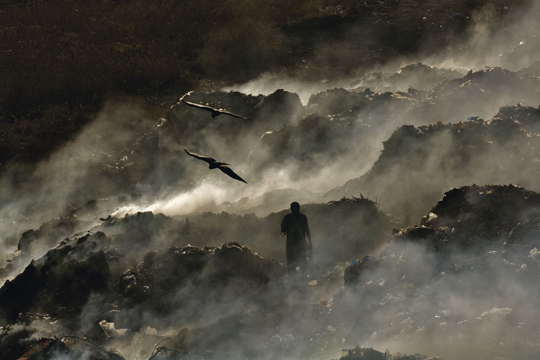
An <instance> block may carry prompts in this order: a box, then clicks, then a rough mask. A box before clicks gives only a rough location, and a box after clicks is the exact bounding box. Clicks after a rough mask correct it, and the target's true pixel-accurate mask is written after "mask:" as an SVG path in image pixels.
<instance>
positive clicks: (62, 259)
mask: <svg viewBox="0 0 540 360" xmlns="http://www.w3.org/2000/svg"><path fill="white" fill-rule="evenodd" d="M344 208H346V206H344ZM538 209H540V194H538V193H536V192H533V191H529V190H526V189H524V188H521V187H518V186H514V185H504V186H503V185H484V186H480V185H473V186H465V187H462V188H455V189H452V190H450V191H448V192H447V193H446V194H445V196H444V197H443V198H442V199H441V200H440V201H439V202H438V203H437V204H436V205H435V207H433V209H432V210H431V211H430V213H429V214H427V215H426V216H425V218H424V219H423V225H421V226H416V227H411V228H405V229H402V230H401V231H399V233H397V234H396V236H395V238H394V240H393V241H391V242H389V243H387V244H386V245H384V246H383V247H382V249H381V251H380V252H379V253H377V254H373V255H371V256H366V257H364V258H362V259H361V260H360V261H358V262H354V263H353V264H351V265H350V266H349V267H347V268H346V269H343V267H341V270H340V269H339V268H336V269H334V270H332V269H329V270H328V271H327V272H326V273H320V274H319V275H318V277H317V278H316V279H317V280H318V281H319V285H317V286H307V287H306V286H305V285H301V286H300V287H298V285H297V284H295V283H294V282H292V283H291V282H290V281H286V279H287V278H286V277H283V274H284V268H283V266H281V265H280V264H278V263H277V262H275V261H271V260H267V259H265V258H263V257H261V256H259V255H257V254H256V253H254V252H253V251H252V250H250V249H249V248H248V247H246V246H242V245H240V244H237V243H225V244H222V245H220V246H218V247H212V248H204V247H193V246H183V247H172V248H168V249H164V250H158V251H150V252H147V253H146V255H144V257H143V258H142V261H140V262H138V263H136V264H133V265H130V261H133V260H130V259H129V256H127V255H126V254H124V251H120V250H119V249H120V248H122V247H121V243H122V242H125V243H126V245H127V244H129V242H128V241H127V238H129V236H126V237H114V236H108V235H106V234H105V233H103V232H95V233H94V234H87V235H85V236H83V237H79V238H76V239H73V241H70V242H66V243H65V244H62V245H61V246H59V247H58V248H55V249H53V250H51V251H49V253H48V254H47V255H46V256H45V257H43V258H42V259H40V260H38V261H34V262H32V264H31V265H30V266H28V268H27V269H26V270H25V271H24V272H23V273H22V274H21V275H20V276H18V277H16V278H15V279H14V280H13V281H10V282H8V283H6V284H5V285H4V286H3V287H2V288H1V289H0V299H1V300H2V303H1V304H0V305H1V307H0V308H1V309H2V312H3V314H2V318H3V319H11V321H9V322H5V323H4V325H5V326H4V327H3V328H2V333H1V335H0V351H1V352H0V354H2V359H7V360H9V359H15V360H16V359H18V357H20V356H21V355H22V354H24V353H25V352H26V351H29V350H31V348H32V347H33V346H38V345H39V344H40V343H41V344H43V342H46V343H47V344H48V345H47V347H46V348H47V349H50V350H42V351H41V352H40V353H41V354H42V355H40V356H42V357H41V359H54V358H55V357H54V356H58V354H62V355H63V356H65V357H66V358H68V359H72V358H80V357H81V356H83V355H84V356H87V357H88V358H91V359H121V357H120V356H121V355H120V354H121V353H122V351H121V350H122V349H124V348H123V347H122V345H125V344H129V345H128V346H133V345H134V344H135V343H137V341H138V342H139V346H141V344H147V345H146V347H147V349H148V350H147V352H146V353H145V354H139V356H138V358H152V359H153V360H154V359H180V358H183V359H190V358H191V359H214V358H230V357H235V356H239V355H241V356H243V357H245V358H266V357H268V356H270V355H269V354H271V356H275V357H280V356H281V357H287V356H294V355H295V354H296V355H299V356H300V355H302V354H304V356H305V354H311V355H310V356H319V357H320V356H321V354H325V351H328V350H329V349H341V348H344V351H343V353H342V359H344V360H345V359H353V360H356V359H374V360H379V359H381V360H382V359H384V360H389V359H392V360H398V359H399V360H401V359H415V360H416V359H418V360H420V359H426V358H427V356H423V355H402V354H400V353H395V354H394V355H392V354H391V353H390V352H388V351H386V352H381V351H378V350H375V349H376V348H381V347H383V349H384V344H390V343H392V344H396V343H397V344H401V345H394V346H395V347H398V348H399V347H400V346H405V344H408V347H407V349H408V350H407V351H404V352H411V350H410V349H411V348H415V347H416V348H418V349H426V350H422V351H421V352H424V353H425V352H427V351H429V352H431V353H433V354H448V351H449V350H448V347H451V348H453V350H454V357H452V356H449V358H455V354H459V356H461V357H460V358H467V359H471V358H475V359H492V358H494V357H496V356H499V357H505V358H520V359H521V358H522V359H529V358H530V359H532V358H534V356H538V355H539V354H540V347H539V346H538V344H537V342H536V340H535V334H536V333H537V331H539V330H540V329H539V328H538V324H536V322H535V321H534V320H533V319H535V318H536V314H537V309H536V310H535V305H534V303H535V302H534V301H531V299H534V298H535V297H536V296H538V294H539V292H540V286H538V284H537V281H536V278H537V273H538V271H539V266H540V263H539V261H538V257H539V256H540V251H538V249H539V248H540V239H539V237H538V233H539V231H540V213H539V212H538ZM149 217H150V215H148V214H146V215H145V214H141V215H136V216H132V217H129V218H128V219H126V220H125V221H122V220H108V221H112V222H113V223H115V222H118V223H117V224H116V225H120V224H122V223H124V224H126V223H129V222H132V221H134V220H135V219H137V218H138V219H139V220H140V219H141V218H147V220H148V218H149ZM163 220H164V219H161V220H160V221H159V222H161V223H162V224H163V222H162V221H163ZM229 221H230V218H229ZM114 225H115V224H112V225H111V226H114ZM138 231H140V229H139V230H138ZM117 235H118V232H117ZM343 271H344V277H343V276H338V277H336V276H335V275H336V273H338V274H343ZM329 281H335V282H337V284H334V286H336V285H338V286H337V287H328V288H327V289H333V290H335V289H337V290H335V292H324V291H323V289H322V288H321V287H320V284H325V282H329ZM343 282H344V283H345V287H343V288H341V286H339V285H340V284H343ZM340 288H341V289H340ZM319 291H322V292H319ZM306 295H307V297H308V298H305V297H306ZM302 297H304V300H298V298H300V299H301V298H302ZM321 297H322V299H323V300H321ZM292 298H294V299H295V300H294V301H291V300H292ZM183 324H186V325H185V326H184V325H183ZM191 324H198V325H191ZM158 329H159V330H158ZM166 329H174V331H173V332H172V333H171V332H170V331H169V332H168V333H167V331H166ZM76 330H77V331H76ZM143 335H144V336H143ZM54 336H57V338H56V339H55V337H54ZM40 338H43V340H41V341H40V340H39V339H40ZM142 338H144V340H141V339H142ZM47 339H49V340H50V342H47V341H49V340H47ZM144 341H145V342H144ZM249 344H251V345H249ZM253 344H257V345H256V346H255V345H253ZM357 344H359V346H357ZM426 344H429V346H428V345H426ZM53 345H54V347H52V346H53ZM38 347H39V346H38ZM116 349H118V351H119V353H115V352H114V351H115V350H116ZM152 349H153V351H152ZM470 349H474V351H472V350H470ZM47 351H49V352H47ZM412 352H413V353H414V352H415V351H414V350H413V351H412ZM334 353H335V352H334ZM473 353H474V354H473ZM317 354H318V355H317ZM143 356H145V357H143ZM327 358H330V355H328V357H327ZM443 358H444V356H443Z"/></svg>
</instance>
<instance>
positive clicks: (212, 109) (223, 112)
mask: <svg viewBox="0 0 540 360" xmlns="http://www.w3.org/2000/svg"><path fill="white" fill-rule="evenodd" d="M181 100H182V102H183V103H184V104H186V105H188V106H192V107H194V108H197V109H201V110H206V111H210V113H211V114H212V117H213V118H215V117H216V116H219V115H229V116H232V117H235V118H238V119H244V120H251V119H250V118H248V117H245V116H242V115H238V114H235V113H232V112H230V111H228V110H225V109H223V108H219V109H218V108H215V107H212V106H209V105H203V104H197V103H193V102H190V101H187V100H184V99H181Z"/></svg>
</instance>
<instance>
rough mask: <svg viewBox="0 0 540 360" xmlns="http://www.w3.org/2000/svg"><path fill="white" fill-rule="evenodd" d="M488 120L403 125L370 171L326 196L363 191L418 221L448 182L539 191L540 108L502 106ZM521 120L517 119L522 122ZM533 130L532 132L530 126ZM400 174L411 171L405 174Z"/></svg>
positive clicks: (384, 206)
mask: <svg viewBox="0 0 540 360" xmlns="http://www.w3.org/2000/svg"><path fill="white" fill-rule="evenodd" d="M499 116H500V117H494V118H493V119H491V120H489V121H485V120H483V119H479V118H476V117H475V118H471V119H469V120H467V121H464V122H459V123H457V124H442V123H441V122H439V123H437V124H435V125H429V126H419V127H415V126H412V125H406V126H402V127H400V128H399V129H397V130H396V131H395V132H394V133H393V134H392V136H391V137H390V138H389V139H388V140H387V141H385V142H384V143H383V144H384V150H383V152H382V153H381V155H380V157H379V159H378V160H377V162H375V164H374V165H373V167H372V169H371V170H370V171H369V172H367V173H366V174H365V175H364V176H362V177H360V178H357V179H353V180H350V181H349V182H347V183H346V184H344V185H343V186H341V187H339V188H336V189H334V190H332V191H330V192H328V193H327V195H326V196H327V197H328V198H335V197H336V196H339V195H342V196H351V195H352V194H355V193H359V192H362V193H363V194H367V195H368V196H369V197H371V198H377V199H378V201H379V202H380V204H381V206H382V207H383V208H385V209H393V211H392V213H393V214H394V215H398V216H405V218H404V219H405V223H407V224H411V223H412V224H414V223H418V221H420V218H421V214H422V213H423V212H425V211H426V209H427V208H428V206H429V204H430V203H433V202H434V201H435V200H436V199H437V198H438V197H440V194H442V193H444V191H445V189H446V188H448V187H449V186H462V185H467V184H471V183H476V184H492V183H494V184H497V183H516V184H521V185H522V186H524V187H527V188H529V189H532V190H538V186H537V184H536V182H534V181H532V179H534V176H531V175H532V174H534V173H538V172H539V171H540V168H539V166H538V156H537V153H536V151H535V148H537V147H538V145H540V144H539V143H538V136H536V135H535V134H536V132H535V131H536V130H535V129H534V126H535V125H534V124H536V123H537V121H536V119H538V115H537V110H536V109H534V108H530V107H522V106H514V107H505V108H502V109H501V111H500V112H499ZM518 119H519V120H518ZM529 129H531V130H529ZM400 174H407V177H406V178H403V177H402V176H400Z"/></svg>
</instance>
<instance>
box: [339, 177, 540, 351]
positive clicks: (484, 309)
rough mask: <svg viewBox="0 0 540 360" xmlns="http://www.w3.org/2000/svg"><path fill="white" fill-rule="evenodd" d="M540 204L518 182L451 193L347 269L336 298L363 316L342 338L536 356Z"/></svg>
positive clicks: (455, 190)
mask: <svg viewBox="0 0 540 360" xmlns="http://www.w3.org/2000/svg"><path fill="white" fill-rule="evenodd" d="M539 209H540V194H538V193H536V192H533V191H529V190H527V189H524V188H522V187H518V186H514V185H484V186H480V185H472V186H464V187H461V188H454V189H452V190H450V191H448V192H447V193H446V194H445V196H444V198H443V199H442V200H440V201H439V202H438V203H437V205H436V206H435V207H434V208H433V209H432V210H431V212H430V213H429V214H428V215H426V216H425V217H424V218H423V220H422V222H423V225H421V226H415V227H410V228H405V229H402V230H401V231H399V233H398V234H396V235H395V238H394V241H393V242H392V243H390V244H388V245H387V246H386V247H384V248H383V249H382V250H381V252H380V254H378V255H377V256H366V257H364V258H363V259H361V260H360V261H358V262H355V263H354V264H352V265H351V266H349V267H348V268H347V269H346V270H345V277H344V278H345V285H346V286H345V288H344V289H343V291H342V292H341V293H340V294H338V295H336V296H334V304H335V305H336V306H341V307H345V308H347V309H350V310H351V311H352V310H353V309H354V310H355V311H356V312H357V313H359V314H360V315H359V316H358V317H357V318H356V319H355V321H354V322H351V323H350V326H351V331H350V332H349V333H348V334H347V343H354V342H356V341H359V342H360V343H361V344H364V345H369V344H373V343H377V344H379V343H385V342H394V341H395V342H398V343H400V344H406V343H410V344H419V343H423V342H424V343H425V342H430V343H431V345H430V346H429V348H430V349H431V351H432V352H435V353H438V354H445V353H446V354H448V353H450V354H453V356H455V357H457V358H467V359H471V358H475V359H493V358H507V359H510V358H512V359H535V358H537V357H538V356H539V355H540V347H539V346H538V342H537V339H536V334H537V332H538V330H539V325H538V323H537V322H536V319H537V315H538V309H537V306H536V305H535V304H536V301H535V299H536V298H537V297H538V295H539V293H540V286H539V285H538V281H537V278H538V272H539V271H540V262H539V256H540V252H539V250H538V249H540V236H538V235H539V231H540V212H539ZM346 313H347V312H346ZM445 347H446V350H443V348H445ZM448 348H454V350H448ZM443 357H444V356H443Z"/></svg>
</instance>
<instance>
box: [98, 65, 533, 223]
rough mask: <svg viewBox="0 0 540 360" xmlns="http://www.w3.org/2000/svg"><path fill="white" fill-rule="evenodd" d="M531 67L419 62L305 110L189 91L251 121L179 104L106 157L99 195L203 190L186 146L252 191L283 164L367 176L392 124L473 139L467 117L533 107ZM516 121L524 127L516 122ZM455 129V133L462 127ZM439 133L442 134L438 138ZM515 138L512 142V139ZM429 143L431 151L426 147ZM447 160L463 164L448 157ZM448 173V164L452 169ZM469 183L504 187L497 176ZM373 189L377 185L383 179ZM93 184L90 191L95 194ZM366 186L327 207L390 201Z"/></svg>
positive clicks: (274, 97)
mask: <svg viewBox="0 0 540 360" xmlns="http://www.w3.org/2000/svg"><path fill="white" fill-rule="evenodd" d="M535 69H536V68H534V67H531V69H529V71H516V72H513V71H509V70H506V69H502V68H496V67H495V68H486V69H484V70H479V71H470V72H469V73H467V74H463V75H462V74H460V73H458V72H456V71H452V70H447V69H438V68H435V67H431V66H427V65H424V64H414V65H408V66H405V67H403V68H402V69H400V70H398V72H393V73H378V74H366V75H365V76H364V77H363V78H362V79H360V80H358V81H357V82H355V83H353V85H351V87H350V88H348V89H344V88H334V89H328V90H325V91H322V92H320V93H317V94H313V95H312V96H311V97H310V98H309V101H308V103H307V104H306V105H305V106H304V105H303V104H302V102H301V101H300V98H299V96H298V95H297V94H295V93H291V92H288V91H285V90H277V91H275V92H274V93H272V94H269V95H257V96H254V95H246V94H243V93H240V92H236V91H230V92H224V91H213V92H206V93H205V92H193V93H189V94H186V95H184V96H183V99H185V100H188V101H190V102H194V103H198V104H208V105H211V106H213V107H217V108H219V107H223V108H225V109H227V110H230V111H232V112H234V113H237V114H240V115H242V116H245V117H248V118H249V119H251V120H243V119H237V118H233V117H231V116H227V115H219V116H218V117H216V118H215V119H213V118H212V116H211V114H210V113H209V112H207V111H204V110H200V109H196V108H193V107H190V106H187V105H186V104H185V103H183V102H182V101H178V103H176V104H174V105H173V106H172V107H171V108H170V110H169V111H168V112H167V114H165V115H164V117H163V118H162V119H160V120H159V121H158V122H157V123H156V126H155V128H154V130H153V131H151V132H149V133H147V134H144V135H141V136H140V137H139V138H138V139H137V140H136V141H134V142H132V143H127V144H126V145H125V147H124V148H122V149H119V150H118V151H115V152H111V153H110V154H108V159H110V160H108V161H109V163H107V164H106V165H105V166H103V164H100V169H96V173H99V174H101V175H100V176H103V177H105V180H104V181H106V183H107V185H108V186H106V187H100V189H101V191H103V189H106V190H109V191H112V192H113V193H114V194H118V192H119V191H122V192H124V193H125V194H129V196H133V195H135V196H142V195H147V193H148V192H152V193H154V194H155V193H158V194H160V192H163V191H166V189H168V188H170V187H174V188H175V189H179V190H182V191H188V190H189V189H191V188H193V187H194V186H195V185H196V184H197V183H198V181H197V180H198V179H201V178H202V177H204V176H205V175H207V169H205V168H204V167H201V166H192V165H193V163H192V162H184V161H179V159H183V157H184V156H185V154H184V153H183V149H184V148H187V149H188V150H190V151H194V152H198V153H202V154H204V155H208V156H213V157H216V156H217V154H219V156H220V157H222V158H223V159H225V160H227V161H228V162H230V163H232V164H233V165H235V166H237V167H238V166H240V165H241V166H240V168H239V169H238V168H237V170H238V171H240V172H241V174H239V175H241V176H242V175H245V174H249V179H246V180H247V181H248V183H249V184H253V185H256V184H259V183H264V180H265V179H266V178H267V177H269V176H271V174H274V173H275V172H276V171H279V170H280V169H283V167H284V165H289V166H287V169H288V172H289V174H288V176H289V177H290V178H291V179H292V180H297V179H301V178H304V177H306V176H317V175H318V174H319V172H320V171H321V170H323V169H324V168H325V166H327V165H328V164H329V163H338V164H343V167H347V168H357V169H358V173H359V174H362V173H363V172H364V171H365V170H367V169H369V166H370V165H371V164H372V161H375V160H376V159H377V157H378V155H379V149H380V148H379V145H380V143H382V142H383V141H384V140H387V139H388V138H389V137H390V135H392V132H393V131H394V130H395V129H396V127H399V126H405V125H406V126H410V125H411V124H414V127H415V128H417V129H420V130H421V132H422V133H424V134H426V135H429V133H430V132H431V131H425V128H424V126H428V125H430V124H431V125H432V126H433V125H435V124H437V123H439V122H441V123H442V124H444V126H443V127H442V129H441V130H445V129H446V130H450V129H449V126H448V125H447V124H453V125H454V126H453V127H456V126H463V124H461V123H465V126H466V127H467V129H466V130H465V131H461V133H462V134H465V135H467V133H470V132H471V131H478V130H475V129H473V126H472V125H471V126H469V124H468V122H467V119H469V121H471V120H472V119H475V118H477V117H478V118H477V119H486V120H485V121H484V125H488V123H489V122H490V121H492V120H504V121H506V119H507V118H512V117H513V116H514V115H515V114H517V112H519V111H514V112H513V114H505V115H504V116H502V113H499V114H496V115H495V116H494V114H495V113H496V112H497V109H499V108H501V106H502V105H508V104H518V103H525V104H536V102H537V97H536V95H535V94H537V93H538V91H540V81H539V80H538V78H539V77H538V76H539V75H540V74H538V73H537V72H536V71H537V70H535ZM407 83H408V84H415V85H417V86H418V88H414V87H407V86H402V87H401V88H400V86H401V85H403V84H407ZM455 104H460V106H458V107H457V106H455ZM501 109H502V108H501ZM533 110H534V109H533ZM529 113H530V114H529V117H531V116H533V115H532V114H531V111H529ZM533 117H534V116H533ZM489 119H491V120H489ZM512 119H513V120H516V121H520V122H521V120H518V119H517V118H515V117H514V118H512ZM460 122H461V123H460ZM495 123H496V121H493V124H491V125H493V126H491V127H490V129H494V128H495V125H496V124H495ZM521 124H522V126H523V128H524V129H525V131H526V133H527V135H528V134H531V132H533V129H532V128H531V127H527V126H525V124H529V125H530V124H531V122H530V121H529V122H527V121H525V122H521ZM534 130H535V129H534ZM450 131H452V132H456V133H457V132H458V129H454V130H450ZM443 132H444V131H439V132H438V134H440V133H443ZM492 132H493V131H492ZM406 133H407V131H406V129H405V130H403V129H399V130H398V133H397V134H395V135H394V138H396V137H400V138H401V139H402V140H403V142H405V141H409V140H410V139H407V140H406V139H405V137H408V136H410V134H409V135H408V134H406ZM512 134H513V135H514V132H512ZM431 135H435V134H434V133H433V134H431ZM464 137H466V136H464ZM480 137H481V138H485V139H484V140H485V141H484V142H486V143H487V142H490V141H494V142H495V143H494V144H493V145H492V146H491V147H500V146H501V139H498V140H497V139H488V138H486V136H483V135H481V136H480ZM430 139H432V140H433V139H434V137H433V136H430ZM416 140H418V139H416ZM446 140H447V141H450V140H457V141H458V143H459V141H460V140H459V139H457V136H453V137H451V138H449V139H446ZM444 141H445V139H444V137H443V138H441V139H440V140H437V141H434V142H435V143H437V142H440V143H441V144H439V145H449V144H446V143H444ZM497 141H499V142H497ZM529 141H533V142H534V141H535V139H534V138H531V139H529ZM432 145H433V146H434V144H430V146H432ZM435 145H436V144H435ZM484 145H485V144H484ZM459 146H461V148H460V150H459V153H460V154H463V155H462V156H460V157H461V158H464V157H466V156H473V157H474V156H476V157H478V158H479V157H480V155H486V156H488V157H489V156H490V155H489V154H485V152H483V153H482V154H478V155H476V154H474V151H475V150H476V148H475V147H474V146H473V147H472V148H469V147H470V146H472V145H471V141H468V142H464V143H462V144H460V145H459ZM522 146H523V147H524V148H522ZM517 148H518V149H519V150H520V151H522V152H523V151H524V152H526V151H528V149H527V146H526V144H524V143H519V144H517ZM405 150H406V149H405ZM480 150H481V149H480ZM419 151H420V150H419ZM422 151H426V152H427V150H422ZM448 151H451V150H450V149H449V150H448ZM465 153H467V154H465ZM469 153H472V154H469ZM387 154H388V152H387ZM437 154H439V153H435V152H434V153H433V154H431V155H432V156H434V155H437ZM409 155H411V156H413V155H415V154H409ZM442 155H444V156H446V157H448V156H450V157H451V159H452V161H457V158H456V156H451V155H452V154H442ZM494 157H496V156H494ZM454 158H456V160H454ZM435 160H436V159H435ZM435 160H434V161H435ZM465 160H466V159H465ZM363 161H366V163H363ZM441 161H442V160H441ZM486 163H487V161H486ZM237 164H238V165H237ZM450 166H451V163H449V164H448V165H447V166H446V167H447V168H448V167H450ZM481 170H484V169H479V170H477V171H475V169H474V167H473V166H471V167H470V168H467V171H469V172H470V173H472V174H475V173H477V174H479V173H482V171H481ZM373 172H376V170H374V171H373ZM417 172H420V171H417ZM390 175H392V174H390ZM449 175H451V174H449ZM353 176H354V175H353ZM381 176H382V175H381ZM385 177H388V178H396V177H392V176H385ZM425 177H427V176H425ZM345 181H347V180H344V182H345ZM366 181H368V180H366ZM473 181H474V182H477V183H501V182H499V181H498V180H497V179H488V180H486V181H476V180H473ZM368 182H373V183H377V182H378V180H375V179H374V180H369V181H368ZM513 182H516V183H518V181H513ZM519 183H523V182H519ZM141 184H143V185H144V186H145V188H144V190H145V191H144V192H145V194H143V193H142V191H141ZM91 185H92V184H89V186H88V187H89V188H94V187H95V186H94V187H92V186H91ZM365 185H366V186H363V187H362V186H353V184H351V183H349V184H344V185H343V186H340V187H339V188H338V189H336V190H335V191H332V192H331V193H329V194H327V196H326V197H325V198H324V201H329V200H335V199H339V198H341V197H343V196H347V197H351V196H358V195H359V194H360V193H363V194H364V195H367V196H368V197H370V198H373V199H374V198H377V199H381V198H384V194H380V193H379V192H380V190H379V191H376V190H377V189H371V188H373V187H374V185H372V184H365ZM461 185H463V183H459V179H456V180H455V181H452V179H451V178H449V181H448V182H447V184H445V185H444V186H446V187H444V188H437V189H436V190H434V191H433V192H432V193H433V194H434V195H436V197H431V198H430V199H429V200H427V203H424V204H422V206H429V204H431V203H432V202H434V201H436V199H437V197H438V196H440V194H442V193H443V192H444V191H445V190H447V189H448V188H451V187H455V186H461ZM524 185H525V186H528V184H524ZM388 186H393V185H392V184H389V185H388ZM528 187H529V186H528ZM361 188H362V189H368V190H369V193H367V194H366V190H362V191H359V189H361ZM534 190H538V189H534ZM409 192H410V191H409ZM404 193H405V194H404V195H403V196H405V197H406V196H407V194H406V193H407V191H404ZM108 195H110V194H99V195H95V197H99V196H108ZM416 195H417V194H413V196H416ZM134 200H135V199H134ZM405 202H407V201H405ZM383 205H384V203H383ZM393 205H394V204H393V203H392V202H391V201H388V209H390V208H393ZM397 205H398V206H399V205H400V204H397ZM398 206H396V208H397V207H398ZM276 211H277V209H276ZM389 211H390V210H389ZM391 212H392V213H394V215H396V216H401V214H396V213H395V212H394V211H391ZM401 212H403V211H401Z"/></svg>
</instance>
